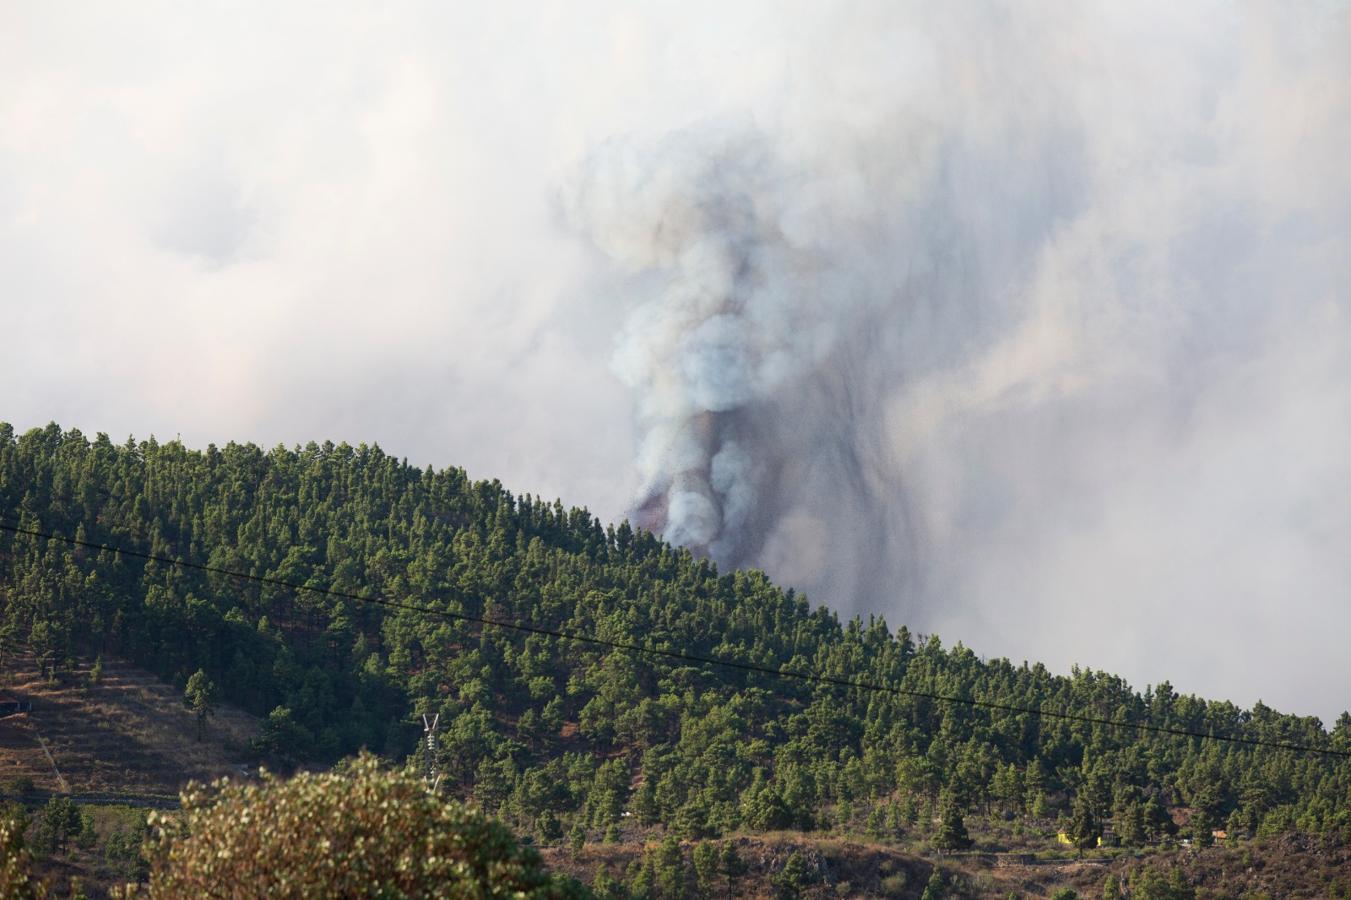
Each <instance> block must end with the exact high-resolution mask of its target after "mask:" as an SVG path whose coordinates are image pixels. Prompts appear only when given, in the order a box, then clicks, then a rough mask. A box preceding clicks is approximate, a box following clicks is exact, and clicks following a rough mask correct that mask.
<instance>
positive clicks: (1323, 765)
mask: <svg viewBox="0 0 1351 900" xmlns="http://www.w3.org/2000/svg"><path fill="white" fill-rule="evenodd" d="M0 519H3V520H4V521H5V522H7V523H9V524H17V525H19V526H21V527H24V528H29V529H34V530H42V531H49V532H54V533H58V534H62V535H70V536H74V537H78V538H79V539H81V540H87V541H91V542H96V543H107V544H112V545H117V546H122V547H127V548H132V549H135V550H138V551H141V552H145V553H150V554H153V555H162V556H167V557H174V558H181V559H185V560H192V561H197V562H202V563H208V564H210V565H212V566H215V567H220V568H223V569H228V570H234V571H242V572H248V573H250V574H253V575H258V576H266V577H269V578H273V579H277V580H280V581H285V582H291V583H298V584H306V585H311V586H314V587H320V588H329V589H334V590H338V591H345V592H351V593H357V594H371V595H380V596H382V597H387V598H390V599H394V600H398V601H407V602H411V603H416V604H420V605H425V606H431V607H434V608H437V609H444V610H447V611H451V612H458V613H465V614H468V615H471V616H474V617H486V618H491V619H497V620H502V621H521V622H529V623H531V624H533V625H537V626H543V627H548V628H556V629H561V630H564V631H570V632H577V633H581V634H586V635H594V636H597V637H601V638H604V639H607V640H613V641H618V642H627V643H636V644H642V645H644V646H650V647H656V648H668V649H676V650H680V651H683V652H689V653H693V654H699V655H704V656H714V657H718V658H721V659H727V660H733V661H740V662H746V663H752V664H754V665H757V666H762V667H769V668H775V669H777V668H779V667H784V668H789V669H794V670H809V671H814V672H819V673H823V674H827V675H830V676H833V677H837V678H848V679H858V680H863V681H868V682H875V683H883V684H888V685H896V686H899V687H901V688H903V689H905V690H907V691H914V692H919V693H930V694H939V695H949V696H960V697H966V698H971V699H974V700H977V701H982V702H986V701H988V702H991V703H995V704H1001V705H1006V706H1015V707H1022V708H1036V709H1046V710H1052V711H1058V712H1066V713H1074V714H1079V715H1086V716H1090V717H1098V718H1108V719H1112V720H1120V721H1131V722H1141V723H1149V724H1152V725H1156V726H1161V727H1165V728H1172V729H1177V730H1184V731H1194V732H1200V733H1214V734H1218V735H1227V736H1233V737H1243V738H1249V739H1257V740H1263V741H1276V742H1285V743H1294V744H1301V745H1310V746H1315V747H1322V748H1328V749H1340V750H1343V751H1346V750H1351V716H1348V715H1346V714H1343V715H1342V717H1341V718H1340V719H1339V720H1338V722H1337V723H1336V726H1335V727H1334V728H1333V729H1331V730H1330V731H1329V730H1327V729H1325V728H1324V726H1323V725H1322V724H1321V723H1320V722H1319V721H1318V720H1316V719H1312V718H1302V717H1296V716H1290V715H1282V714H1280V713H1278V712H1276V711H1274V710H1272V709H1269V708H1267V707H1265V706H1262V705H1260V704H1259V705H1258V706H1257V707H1255V708H1253V709H1251V710H1244V709H1240V708H1238V707H1236V706H1234V705H1233V704H1231V703H1227V702H1223V701H1207V700H1202V699H1199V698H1196V697H1192V696H1185V695H1180V694H1178V693H1177V692H1175V691H1174V690H1173V689H1172V688H1171V687H1170V686H1169V685H1168V684H1166V683H1165V684H1161V685H1158V686H1155V687H1154V688H1153V689H1152V690H1149V691H1146V692H1144V693H1139V692H1137V691H1135V690H1133V689H1132V688H1131V687H1130V686H1129V685H1127V684H1126V683H1125V682H1124V681H1123V680H1122V679H1120V678H1118V677H1115V676H1112V675H1109V674H1105V673H1101V672H1095V671H1091V670H1075V671H1074V672H1073V673H1072V675H1070V676H1061V675H1055V674H1052V673H1051V672H1049V671H1048V670H1047V669H1045V668H1044V667H1043V666H1041V665H1028V664H1026V663H1024V664H1022V665H1016V664H1014V663H1011V662H1009V661H1007V660H1003V659H995V660H982V659H980V658H979V657H978V656H977V655H976V654H975V653H973V652H972V651H971V650H969V649H967V648H965V647H963V646H962V645H961V644H956V645H954V646H952V647H944V646H943V645H942V644H941V643H940V641H939V639H938V638H937V637H934V636H929V637H920V636H917V635H914V634H912V633H910V632H909V631H907V629H906V628H904V627H895V628H893V627H890V626H889V625H888V624H887V623H885V622H883V621H882V620H880V619H876V618H870V619H868V620H866V621H863V620H857V619H854V620H849V621H841V620H840V618H839V617H838V616H837V615H836V614H834V613H833V612H831V611H830V610H828V609H825V608H823V607H813V606H812V604H811V603H810V602H809V601H808V600H807V598H804V597H801V596H796V595H794V593H793V592H792V591H785V590H781V589H780V588H778V587H776V586H775V585H774V584H773V583H771V582H770V581H769V580H768V579H767V578H766V577H765V576H764V575H762V574H760V573H756V572H734V573H723V572H719V571H718V570H717V569H716V567H714V566H713V565H711V564H710V563H708V562H705V561H701V560H698V559H695V558H692V557H691V556H690V554H689V553H688V552H686V551H683V550H679V549H675V548H672V547H670V546H667V545H666V544H663V543H662V542H661V541H660V540H658V539H657V538H655V537H653V536H652V535H650V534H648V533H645V532H635V531H634V530H632V529H631V528H630V527H629V526H628V525H627V524H620V525H618V526H613V527H610V526H605V525H603V524H602V523H601V522H599V521H597V520H596V519H595V518H594V517H593V516H591V515H590V514H589V513H588V512H587V511H586V510H583V509H576V508H572V509H567V508H564V507H563V506H562V505H561V504H560V503H558V502H557V501H554V502H546V501H543V500H541V499H539V498H534V497H530V496H528V495H527V496H520V497H518V496H514V495H512V494H511V493H509V492H508V491H507V490H506V489H504V488H503V487H502V486H501V485H500V484H498V483H497V482H495V481H494V482H474V481H471V480H470V479H469V478H468V477H467V476H466V474H465V473H464V472H463V471H462V470H459V469H445V470H440V471H434V470H432V469H430V468H417V467H415V466H412V465H409V464H408V463H407V462H406V461H401V460H398V459H395V458H393V457H391V456H388V455H387V454H385V453H383V452H382V451H381V450H379V448H377V447H368V446H365V445H362V446H358V447H352V446H349V445H347V444H340V445H336V446H335V445H333V444H331V443H325V444H322V445H319V444H309V445H307V446H305V447H303V448H294V449H287V448H284V447H278V448H276V449H273V450H271V451H265V450H262V449H260V448H258V447H256V446H253V445H237V444H230V445H229V446H226V447H224V448H217V447H215V446H211V447H208V448H207V449H206V450H205V451H194V450H189V449H187V448H185V447H184V446H182V445H181V444H180V443H177V442H171V443H166V444H160V443H157V442H155V441H154V440H149V441H142V442H135V441H132V440H128V441H126V442H125V443H120V444H118V443H113V442H112V441H110V440H109V439H108V438H107V437H106V436H104V435H99V436H98V437H97V438H96V439H95V440H92V441H91V440H89V439H87V438H86V437H85V436H84V435H82V434H81V433H80V432H78V431H65V432H63V431H62V430H61V429H60V428H59V427H57V426H56V425H50V426H48V427H46V428H44V429H36V430H33V431H30V432H28V433H26V434H23V435H18V434H16V433H15V432H14V430H13V429H12V428H11V427H10V426H8V425H3V424H0ZM15 644H23V645H26V646H27V648H28V649H29V650H30V651H31V652H33V653H34V654H36V655H37V656H38V657H39V658H43V659H45V660H46V661H47V662H48V664H49V665H50V666H52V667H54V668H55V669H56V670H57V671H59V670H60V669H61V668H62V667H67V666H71V665H73V661H74V660H76V659H77V658H81V657H85V658H88V657H92V656H96V655H98V654H105V655H109V656H114V657H124V658H127V659H130V660H132V661H134V662H135V663H137V664H138V665H140V666H142V667H144V668H146V669H149V670H151V671H153V672H156V673H158V674H159V675H160V676H161V677H163V678H165V679H166V680H170V681H174V682H176V683H179V684H185V683H186V682H187V680H188V677H189V676H190V675H191V674H192V673H194V672H195V671H197V670H198V669H202V670H204V671H205V672H206V673H207V675H208V676H209V678H210V679H211V680H213V681H214V682H215V684H216V685H217V686H218V688H219V691H220V693H221V695H222V696H223V697H224V698H225V699H228V700H229V701H230V702H231V703H233V704H235V705H237V706H239V707H242V708H243V709H246V710H248V711H250V712H253V713H255V714H257V715H259V716H264V717H266V719H267V721H266V724H265V726H264V734H263V737H262V738H261V739H260V740H259V741H258V742H257V745H256V752H257V753H258V754H259V755H260V756H261V757H263V758H266V759H268V760H271V761H272V762H273V763H274V764H281V765H294V764H298V763H327V762H332V761H336V760H337V759H339V758H341V757H343V756H346V755H350V754H352V753H354V752H356V751H357V750H358V749H360V748H362V747H366V748H369V749H371V750H374V751H376V752H379V753H381V754H384V755H386V756H389V757H393V758H402V757H405V756H407V755H409V754H412V753H421V752H422V750H421V749H420V747H421V745H420V743H419V740H418V739H419V737H420V735H421V726H420V723H418V724H417V725H415V724H414V719H415V718H416V717H417V716H418V715H419V714H421V713H440V716H441V723H442V725H441V729H440V733H439V754H438V756H439V758H438V760H437V764H438V766H439V768H440V771H441V772H443V773H444V778H445V780H444V782H443V784H445V785H446V787H447V788H448V789H449V791H450V792H451V793H454V794H456V795H460V796H463V797H466V798H472V799H474V800H477V801H478V802H479V803H480V804H481V805H482V806H483V807H484V808H485V809H487V810H488V811H490V812H497V813H498V814H499V815H500V816H501V818H502V819H503V820H504V821H506V822H507V823H508V824H510V825H512V826H513V827H514V828H516V829H518V830H519V831H521V832H524V833H528V834H531V835H533V836H534V837H535V839H537V840H539V841H541V842H543V843H549V842H555V841H560V840H562V839H563V838H564V836H568V837H569V838H570V839H571V840H573V841H576V842H581V841H584V840H585V841H599V840H602V839H604V838H605V837H606V836H607V834H608V836H609V838H610V839H614V838H616V837H620V838H622V837H623V836H624V835H626V834H629V833H633V832H636V831H639V830H642V829H647V828H648V827H649V826H651V827H652V828H653V829H655V830H654V831H644V832H643V833H645V834H652V833H658V834H659V833H661V832H670V833H674V834H676V835H679V836H682V837H687V838H712V837H718V836H720V835H724V834H729V833H732V832H734V831H740V832H747V831H750V832H758V831H772V830H780V829H794V830H807V831H830V830H841V829H843V830H846V831H849V832H854V833H858V834H866V835H872V836H874V837H876V838H878V839H885V838H889V837H891V838H894V837H897V836H902V835H906V834H909V833H916V834H922V835H924V836H925V838H926V839H928V840H932V841H933V842H934V846H936V847H940V848H942V847H944V846H945V845H950V846H951V847H953V848H955V847H957V846H959V845H961V844H963V843H964V841H962V840H961V835H960V829H961V828H962V827H965V828H968V829H969V830H971V832H972V834H977V832H980V833H981V834H984V833H985V832H984V831H981V827H980V823H991V827H994V826H996V825H998V824H999V823H1005V824H1007V823H1015V824H1018V823H1042V824H1043V825H1047V826H1050V825H1051V824H1052V823H1054V822H1057V821H1059V822H1062V823H1063V824H1065V825H1066V826H1067V827H1068V829H1069V831H1070V834H1071V836H1072V837H1073V836H1076V832H1083V833H1084V835H1086V836H1087V837H1088V838H1093V837H1096V834H1097V833H1098V832H1100V831H1102V830H1103V828H1104V826H1107V827H1108V830H1109V831H1111V832H1114V833H1115V835H1116V838H1115V839H1116V840H1120V841H1121V842H1122V843H1124V844H1126V845H1128V846H1130V845H1144V844H1147V843H1150V842H1153V841H1156V840H1159V839H1160V838H1162V837H1164V836H1167V835H1171V834H1174V833H1177V832H1178V830H1179V825H1178V824H1177V822H1176V821H1175V820H1176V819H1179V818H1185V820H1186V824H1185V825H1184V826H1183V827H1182V834H1183V836H1195V837H1196V838H1197V839H1198V840H1199V841H1200V842H1203V843H1204V842H1208V841H1209V840H1210V838H1211V834H1212V832H1213V831H1214V830H1216V829H1227V830H1228V831H1230V832H1233V833H1236V834H1237V833H1247V834H1252V835H1275V834H1282V833H1286V832H1294V831H1299V832H1307V833H1315V834H1340V835H1341V836H1342V837H1343V839H1345V838H1346V837H1351V759H1348V758H1346V757H1344V756H1343V757H1337V756H1331V755H1319V754H1312V753H1299V752H1295V751H1292V750H1283V749H1273V748H1269V747H1259V746H1252V745H1246V744H1239V743H1226V742H1221V741H1212V740H1204V739H1199V738H1193V737H1184V736H1178V735H1168V734H1160V733H1157V732H1149V731H1141V730H1137V729H1132V728H1126V727H1114V726H1106V725H1101V724H1087V723H1081V722H1074V721H1067V720H1064V719H1057V718H1050V717H1038V716H1034V715H1029V714H1027V713H1021V712H1012V711H1002V710H998V709H990V708H980V707H972V706H968V705H960V704H952V703H943V702H936V701H934V700H932V699H925V698H922V697H915V696H900V695H894V694H887V693H880V692H870V691H862V690H857V689H847V688H841V687H836V686H831V685H825V684H819V683H811V682H806V681H801V680H793V679H784V678H776V677H773V676H770V675H765V674H760V673H755V672H745V671H734V670H728V669H722V668H714V667H707V666H700V665H695V664H685V663H680V662H678V661H675V660H670V659H661V658H653V657H647V656H638V655H635V654H633V653H631V652H628V651H624V650H616V649H610V648H605V647H598V646H595V645H588V644H585V643H579V642H573V641H566V640H558V639H555V638H549V637H545V636H541V635H523V634H521V633H520V632H516V631H513V630H509V629H504V628H499V627H487V628H483V627H479V626H477V625H474V624H472V623H466V622H463V621H454V620H448V619H441V618H436V617H431V616H427V615H424V614H421V613H417V612H411V611H405V610H393V609H388V608H385V607H382V606H379V605H373V604H365V603H359V602H354V601H351V600H339V599H334V598H332V597H327V596H324V595H320V594H315V593H311V592H296V591H293V590H290V589H287V588H283V587H279V586H275V585H268V584H260V583H258V582H255V581H247V580H242V579H237V578H231V577H228V576H222V575H214V574H207V573H202V572H196V571H192V570H187V569H183V568H179V567H174V566H166V565H163V564H159V563H155V562H146V561H144V560H140V559H136V558H133V557H130V556H126V555H119V554H115V553H111V552H107V551H95V550H89V549H81V548H77V547H73V546H71V545H70V544H67V543H63V542H60V541H56V540H42V539H38V538H33V537H30V536H25V535H15V534H13V533H8V532H5V533H0V651H3V649H4V648H6V647H13V646H14V645H15ZM1257 662H1258V661H1254V663H1255V664H1257ZM1179 808H1181V809H1185V816H1177V815H1174V814H1173V813H1171V812H1170V810H1177V809H1179ZM934 823H938V826H937V827H936V826H935V825H934ZM977 836H978V838H979V835H977ZM980 840H984V838H980ZM1085 843H1089V841H1087V840H1086V841H1085Z"/></svg>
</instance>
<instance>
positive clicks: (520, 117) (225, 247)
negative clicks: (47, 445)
mask: <svg viewBox="0 0 1351 900" xmlns="http://www.w3.org/2000/svg"><path fill="white" fill-rule="evenodd" d="M4 19H5V26H4V27H3V28H0V288H2V290H3V292H2V293H0V323H2V327H3V334H4V340H3V342H2V343H3V350H2V351H0V419H2V420H6V421H9V422H11V423H13V424H14V425H15V426H17V427H19V428H21V429H22V428H27V427H32V426H36V425H41V424H45V423H46V422H47V421H50V420H56V421H58V422H59V423H61V424H62V425H63V426H66V427H79V428H81V429H82V430H84V431H85V432H87V433H90V434H92V433H93V432H96V431H106V432H108V433H110V434H111V435H113V436H114V437H115V438H118V439H121V438H124V437H125V436H126V435H127V434H129V433H134V434H136V435H137V436H138V437H139V436H146V435H149V434H151V433H154V434H155V435H156V436H158V437H160V438H171V437H173V436H175V435H181V436H182V438H183V440H184V441H185V442H187V443H188V444H190V445H195V446H202V445H205V444H206V443H207V442H217V443H223V442H226V441H229V440H251V441H255V442H258V443H261V444H264V445H272V444H276V443H278V442H283V443H287V444H292V443H296V442H300V443H303V442H305V441H308V440H311V439H315V440H323V439H325V438H332V439H334V440H344V439H345V440H348V441H351V442H358V441H366V442H376V443H379V444H380V445H381V446H382V447H384V448H385V449H386V450H388V451H390V452H393V453H396V454H398V455H401V456H407V457H408V458H409V460H410V461H411V462H414V463H416V464H419V465H421V464H433V465H436V466H444V465H452V464H453V465H461V466H464V467H466V468H467V469H468V470H469V471H470V473H471V474H472V475H475V476H481V477H499V478H501V479H502V480H503V481H504V482H505V483H507V484H508V485H509V486H510V487H511V488H513V489H514V490H516V491H518V492H526V491H529V492H535V493H540V494H543V495H545V496H546V497H553V496H561V497H563V498H564V500H565V501H566V502H569V503H576V504H583V505H587V506H589V507H590V508H591V509H592V510H593V511H595V512H596V513H597V514H599V515H600V516H602V518H605V519H616V518H619V517H621V516H623V515H625V514H626V513H627V512H628V511H629V510H630V509H631V508H632V505H633V504H634V503H636V502H638V501H640V500H642V499H644V497H643V496H640V495H643V494H648V493H650V492H651V491H653V490H654V486H655V490H657V491H658V492H659V493H661V492H665V496H667V497H668V500H669V504H670V509H671V510H684V511H685V513H682V514H688V515H689V516H690V518H689V519H688V520H687V521H686V522H685V524H684V525H682V526H681V527H682V528H684V529H685V530H683V531H680V532H678V534H679V535H680V536H682V537H685V538H686V539H689V540H697V541H699V542H700V543H709V544H710V545H711V546H712V547H713V548H714V552H715V553H718V554H720V555H721V557H722V558H724V559H735V560H739V561H745V562H749V563H753V564H758V565H763V566H765V567H767V568H768V569H769V570H770V572H771V574H773V575H775V576H776V577H778V578H780V579H781V580H783V581H785V582H786V583H791V584H794V585H796V586H799V587H801V588H803V589H806V590H807V591H808V592H809V594H810V595H811V596H813V597H815V598H817V599H821V600H826V601H829V602H830V603H832V604H833V605H835V606H836V607H838V608H840V609H841V610H843V611H846V612H862V613H867V612H877V613H883V614H885V615H886V616H887V619H888V621H889V622H891V623H892V624H893V625H895V624H900V623H902V622H905V623H908V624H910V625H911V626H912V627H913V628H917V629H919V630H921V631H931V630H937V631H938V632H939V633H940V634H942V635H943V636H944V638H945V639H946V640H947V641H949V642H951V641H954V640H957V639H961V640H962V641H964V642H965V643H966V644H968V645H969V646H971V647H972V648H973V649H975V650H976V651H977V652H978V653H980V654H982V655H985V656H1009V657H1011V658H1013V659H1015V660H1022V659H1024V658H1026V659H1033V660H1044V661H1045V662H1047V663H1048V664H1050V665H1052V666H1053V667H1055V668H1056V669H1059V670H1062V671H1064V670H1067V669H1068V667H1069V666H1070V664H1071V663H1074V662H1079V663H1081V664H1085V665H1089V666H1092V667H1094V668H1103V669H1108V670H1111V671H1114V672H1118V673H1120V674H1123V675H1125V676H1126V677H1127V678H1129V679H1130V680H1131V681H1132V682H1133V683H1135V684H1136V685H1137V686H1139V687H1141V688H1143V687H1144V685H1145V684H1147V683H1156V682H1158V681H1160V680H1162V679H1165V678H1167V679H1171V680H1172V682H1173V684H1174V685H1175V686H1176V687H1177V688H1179V689H1180V690H1183V691H1187V692H1198V693H1202V694H1205V695H1209V696H1215V697H1226V698H1230V699H1233V700H1235V701H1237V702H1240V703H1243V704H1250V703H1251V702H1253V701H1254V700H1256V699H1258V698H1261V699H1263V700H1264V701H1266V702H1267V703H1269V704H1271V705H1275V706H1277V707H1279V708H1282V709H1287V710H1290V711H1293V712H1300V713H1311V714H1317V715H1320V716H1322V717H1323V718H1324V719H1325V720H1330V719H1331V718H1332V717H1334V716H1335V715H1336V714H1337V713H1338V712H1339V711H1341V710H1342V709H1344V708H1346V707H1347V706H1351V653H1348V652H1347V651H1346V639H1347V635H1349V634H1351V165H1348V164H1347V161H1346V160H1347V159H1348V158H1349V157H1348V154H1351V150H1348V148H1351V7H1349V6H1348V5H1346V4H1342V3H1312V2H1311V3H1303V4H1300V3H1280V4H1232V3H1214V4H1212V3H1202V2H1196V3H1187V4H1176V3H1158V4H1152V3H1130V4H1120V3H1116V4H1106V5H1104V6H1101V7H1099V6H1095V5H1093V4H1063V3H1054V4H1038V3H1029V2H1018V3H1009V4H1003V3H961V4H958V3H953V4H933V3H917V4H906V3H899V2H893V0H888V2H877V3H864V2H860V3H851V4H824V3H815V2H813V3H796V4H795V3H785V2H767V3H751V2H745V3H733V4H729V3H726V2H725V0H722V2H717V3H713V2H708V3H701V2H692V0H681V2H678V3H655V2H653V3H642V4H634V3H618V2H616V3H553V4H545V3H539V4H510V3H500V2H495V3H482V4H467V3H465V4H427V5H425V6H422V5H416V4H398V5H395V4H381V5H379V7H378V8H377V5H375V4H370V5H367V6H360V5H353V4H349V3H345V2H327V3H323V4H318V3H316V4H311V5H302V4H285V5H278V4H240V3H232V4H219V5H208V4H204V3H203V4H182V3H162V4H151V3H145V4H137V5H135V6H134V7H129V6H125V5H124V6H110V5H106V4H105V5H89V4H81V5H74V4H70V5H67V4H62V3H56V2H44V3H30V4H15V3H10V4H6V8H5V12H4ZM710 422H713V423H714V424H713V425H709V424H708V423H710ZM710 429H712V431H710ZM714 432H716V434H715V435H714V436H712V437H710V434H713V433H714ZM696 433H697V435H699V440H698V441H693V443H691V442H692V440H693V439H692V438H691V435H692V434H696ZM701 442H702V443H701ZM694 444H698V446H694ZM724 450H725V451H727V452H725V453H724V452H722V451H724ZM690 484H694V487H693V488H691V487H689V485H690ZM705 495H707V498H706V499H707V501H708V503H707V504H705V506H707V508H708V509H709V510H712V512H708V513H707V515H709V516H712V518H711V519H710V518H700V516H704V515H705V512H706V510H705V506H700V504H701V503H704V502H705V501H704V499H701V498H702V497H704V496H705ZM691 498H692V499H691ZM696 501H697V502H696ZM664 502H665V501H664ZM709 504H711V505H709ZM672 515H674V513H672ZM690 535H695V536H694V537H690Z"/></svg>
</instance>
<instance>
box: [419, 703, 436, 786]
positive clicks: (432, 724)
mask: <svg viewBox="0 0 1351 900" xmlns="http://www.w3.org/2000/svg"><path fill="white" fill-rule="evenodd" d="M440 723H441V714H440V713H437V714H436V715H434V716H431V717H430V718H428V716H427V714H426V713H423V714H422V732H423V734H425V735H426V736H427V737H426V741H427V749H426V753H427V756H426V760H425V765H424V766H423V770H424V771H423V777H424V778H425V779H426V780H427V792H428V793H430V794H435V793H436V789H437V788H439V787H440V786H441V773H440V772H439V771H438V770H437V767H436V726H437V725H439V724H440Z"/></svg>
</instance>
